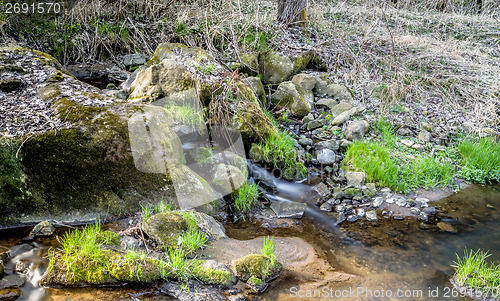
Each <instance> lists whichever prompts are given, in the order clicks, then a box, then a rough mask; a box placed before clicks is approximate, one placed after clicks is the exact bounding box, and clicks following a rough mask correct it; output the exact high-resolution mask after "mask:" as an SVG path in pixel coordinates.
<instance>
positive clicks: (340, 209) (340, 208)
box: [335, 203, 346, 212]
mask: <svg viewBox="0 0 500 301" xmlns="http://www.w3.org/2000/svg"><path fill="white" fill-rule="evenodd" d="M345 209H346V204H345V203H341V204H338V205H337V206H335V211H337V212H344V210H345Z"/></svg>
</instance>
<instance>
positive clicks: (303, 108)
mask: <svg viewBox="0 0 500 301" xmlns="http://www.w3.org/2000/svg"><path fill="white" fill-rule="evenodd" d="M271 101H272V103H273V104H275V105H278V106H282V107H285V108H288V109H290V110H291V112H292V114H293V115H295V116H298V117H304V116H306V115H307V114H309V112H310V111H311V108H312V105H313V103H314V95H313V93H312V92H311V91H308V90H306V89H305V88H303V87H301V86H298V85H296V84H295V83H293V82H292V81H288V82H283V83H281V84H280V85H279V86H278V89H277V90H276V92H275V93H274V94H273V95H272V96H271Z"/></svg>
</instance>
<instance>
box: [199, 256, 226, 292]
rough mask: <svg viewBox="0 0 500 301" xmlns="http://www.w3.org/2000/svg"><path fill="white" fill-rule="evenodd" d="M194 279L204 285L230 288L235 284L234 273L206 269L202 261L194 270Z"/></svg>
mask: <svg viewBox="0 0 500 301" xmlns="http://www.w3.org/2000/svg"><path fill="white" fill-rule="evenodd" d="M192 273H193V277H194V278H195V279H197V280H199V281H201V282H203V283H204V284H215V285H220V286H222V287H229V286H231V284H233V283H234V281H235V278H234V275H233V273H231V271H229V270H225V269H211V268H207V267H204V266H203V265H202V261H198V262H197V263H196V264H195V266H194V268H193V269H192Z"/></svg>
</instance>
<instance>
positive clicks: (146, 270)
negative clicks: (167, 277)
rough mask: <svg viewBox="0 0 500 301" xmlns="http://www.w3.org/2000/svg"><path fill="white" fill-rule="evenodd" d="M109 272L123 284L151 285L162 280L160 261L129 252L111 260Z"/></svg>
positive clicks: (141, 253)
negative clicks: (138, 283)
mask: <svg viewBox="0 0 500 301" xmlns="http://www.w3.org/2000/svg"><path fill="white" fill-rule="evenodd" d="M110 262H111V264H110V267H109V272H110V274H111V276H112V277H114V278H115V279H117V280H119V281H122V282H141V283H150V282H155V281H158V280H160V279H161V274H160V268H159V265H160V263H159V261H158V260H156V259H153V258H148V257H147V254H145V253H143V252H140V253H137V252H130V251H129V252H127V253H126V254H125V255H118V254H117V255H115V256H114V257H112V258H111V259H110Z"/></svg>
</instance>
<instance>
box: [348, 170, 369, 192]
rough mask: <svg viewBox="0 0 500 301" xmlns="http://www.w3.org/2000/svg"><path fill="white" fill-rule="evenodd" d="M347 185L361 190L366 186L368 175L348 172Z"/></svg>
mask: <svg viewBox="0 0 500 301" xmlns="http://www.w3.org/2000/svg"><path fill="white" fill-rule="evenodd" d="M345 178H346V179H347V185H349V186H353V187H355V188H361V186H363V185H364V184H365V180H366V174H365V173H364V172H356V171H348V172H346V173H345Z"/></svg>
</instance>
